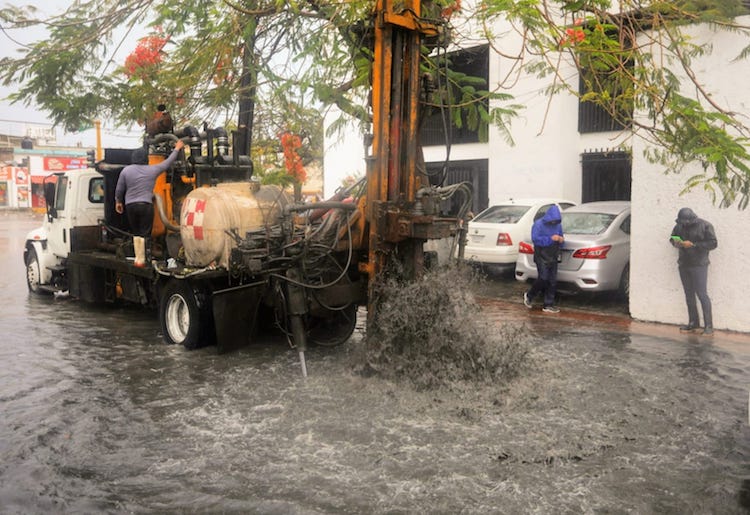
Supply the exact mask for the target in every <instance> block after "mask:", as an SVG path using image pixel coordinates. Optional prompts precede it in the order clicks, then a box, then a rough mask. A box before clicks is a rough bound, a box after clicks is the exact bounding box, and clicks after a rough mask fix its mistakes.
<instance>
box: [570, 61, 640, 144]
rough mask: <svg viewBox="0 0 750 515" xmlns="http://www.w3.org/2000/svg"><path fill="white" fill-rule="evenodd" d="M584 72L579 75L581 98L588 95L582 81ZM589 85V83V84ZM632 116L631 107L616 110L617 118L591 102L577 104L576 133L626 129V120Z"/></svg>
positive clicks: (584, 81) (584, 83)
mask: <svg viewBox="0 0 750 515" xmlns="http://www.w3.org/2000/svg"><path fill="white" fill-rule="evenodd" d="M584 76H585V72H583V73H581V74H580V75H579V80H578V90H579V93H580V94H581V96H583V95H585V94H586V93H588V92H589V91H588V90H589V88H588V87H587V86H586V82H587V81H586V80H585V79H584ZM589 83H590V82H589ZM632 116H633V107H632V105H630V106H628V107H626V108H621V109H619V110H618V114H617V116H613V115H612V113H611V112H610V111H608V110H607V109H605V108H604V107H602V106H600V105H599V104H596V103H594V102H591V101H579V102H578V132H580V133H581V134H585V133H590V132H607V131H621V130H623V129H625V128H627V125H626V123H625V121H626V120H630V119H631V118H632Z"/></svg>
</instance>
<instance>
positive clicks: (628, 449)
mask: <svg viewBox="0 0 750 515" xmlns="http://www.w3.org/2000/svg"><path fill="white" fill-rule="evenodd" d="M38 223H39V217H36V219H33V218H32V217H29V216H28V215H27V214H24V213H8V212H0V270H2V274H0V305H2V306H3V308H2V311H1V312H0V325H1V326H2V329H3V332H2V335H3V337H2V341H0V362H2V363H3V366H2V367H0V513H24V514H27V513H45V512H46V513H49V512H53V513H122V512H137V513H195V512H201V513H205V512H212V513H216V512H221V513H451V514H453V513H556V514H557V513H631V512H635V513H675V514H677V513H680V514H682V513H746V512H747V510H748V507H750V428H749V426H748V413H747V409H748V383H750V381H749V379H750V375H749V373H750V337H748V335H745V334H737V333H726V332H717V334H716V336H715V337H714V338H713V339H706V338H702V337H699V336H696V335H681V334H679V332H678V331H677V328H676V327H674V326H667V325H660V324H645V323H638V322H633V321H631V320H630V319H629V318H628V317H627V309H626V307H624V306H623V305H622V303H620V302H619V301H616V300H614V299H612V300H607V299H606V298H604V299H603V298H601V297H594V298H589V297H585V296H570V297H567V296H562V297H561V299H560V307H561V308H562V310H563V312H562V313H561V314H559V315H545V314H543V313H542V312H541V311H540V310H538V309H535V310H531V311H530V310H527V309H526V308H525V307H524V306H523V304H522V303H521V300H520V299H521V297H520V295H519V292H520V291H523V285H521V284H520V283H516V282H515V281H514V280H513V279H507V280H504V279H503V278H499V279H498V278H492V279H491V280H490V281H489V282H487V283H485V284H484V285H483V286H482V287H481V290H480V293H481V294H482V298H481V304H482V306H483V310H484V311H483V313H484V316H485V317H486V318H487V320H489V321H491V322H492V323H493V324H495V326H496V327H497V330H498V331H499V332H502V331H506V330H507V328H509V327H513V328H515V330H516V332H513V333H512V334H515V335H516V336H515V337H519V336H518V335H520V337H523V338H526V339H528V341H529V342H530V344H531V345H532V347H533V360H532V363H531V366H530V367H529V370H528V371H526V372H525V373H524V374H523V375H522V376H521V377H520V378H519V379H517V380H514V381H512V382H511V383H509V384H507V385H497V386H492V385H489V386H488V385H473V386H472V385H457V386H456V387H455V388H452V389H445V390H440V391H436V390H432V391H414V390H413V389H412V388H410V387H408V386H407V385H403V384H399V383H394V382H390V381H385V380H382V379H379V378H377V377H363V376H361V375H359V374H357V373H356V372H355V371H356V368H357V356H358V354H359V352H358V351H359V349H360V347H361V345H363V343H362V342H363V339H362V329H361V326H360V328H359V329H358V331H357V333H356V334H355V336H354V337H353V338H352V340H351V341H350V342H348V343H347V344H345V345H344V346H342V347H338V348H334V349H323V348H313V349H310V352H309V353H308V367H309V371H310V377H309V378H308V379H307V380H303V379H302V378H301V377H300V374H299V367H298V363H297V360H296V354H295V353H294V352H291V351H290V350H289V349H288V347H287V346H286V344H285V343H284V342H282V341H267V342H264V343H261V344H258V345H254V346H252V347H248V348H246V349H243V350H241V351H239V352H236V353H231V354H227V355H218V354H217V353H216V352H215V350H214V349H212V348H207V349H202V350H199V351H193V352H188V351H185V350H183V349H181V348H179V347H175V346H167V345H164V344H163V343H162V342H161V338H160V334H159V327H158V323H157V320H156V317H155V314H153V313H150V312H148V311H143V310H140V309H133V308H126V307H108V306H88V305H84V304H81V303H79V302H77V301H75V300H72V299H59V298H52V297H35V296H31V295H29V294H28V293H27V291H26V285H25V282H24V281H25V279H24V269H23V265H22V263H21V254H22V251H23V237H24V235H25V233H26V231H28V230H29V229H31V228H33V227H34V226H36V225H37V224H38ZM425 323H426V324H429V321H425Z"/></svg>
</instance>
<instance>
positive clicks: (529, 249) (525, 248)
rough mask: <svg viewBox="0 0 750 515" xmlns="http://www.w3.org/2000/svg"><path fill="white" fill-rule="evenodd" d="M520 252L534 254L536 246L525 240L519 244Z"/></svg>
mask: <svg viewBox="0 0 750 515" xmlns="http://www.w3.org/2000/svg"><path fill="white" fill-rule="evenodd" d="M518 252H519V253H520V254H533V253H534V247H533V245H530V244H528V243H526V242H525V241H522V242H521V243H519V244H518Z"/></svg>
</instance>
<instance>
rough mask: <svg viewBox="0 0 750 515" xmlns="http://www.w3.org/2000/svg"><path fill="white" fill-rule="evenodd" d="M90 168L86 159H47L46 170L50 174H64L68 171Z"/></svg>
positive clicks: (45, 162)
mask: <svg viewBox="0 0 750 515" xmlns="http://www.w3.org/2000/svg"><path fill="white" fill-rule="evenodd" d="M81 168H88V162H87V161H86V158H85V157H45V158H44V169H45V170H49V171H50V172H64V171H66V170H80V169H81Z"/></svg>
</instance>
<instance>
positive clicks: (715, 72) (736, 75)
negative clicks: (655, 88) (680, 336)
mask: <svg viewBox="0 0 750 515" xmlns="http://www.w3.org/2000/svg"><path fill="white" fill-rule="evenodd" d="M743 18H744V20H742V21H743V22H744V23H747V22H749V21H750V17H743ZM691 33H692V35H693V36H694V37H695V38H696V42H698V43H700V42H704V43H705V44H710V45H711V46H712V49H713V51H712V52H711V53H710V54H709V55H707V56H704V57H702V58H700V59H699V60H696V61H695V63H694V69H695V70H696V73H697V76H698V77H699V78H700V80H701V82H702V83H704V84H705V86H706V88H707V90H708V91H710V92H711V97H712V99H713V100H714V101H715V102H718V103H719V104H720V105H722V106H724V107H725V108H727V109H728V110H730V111H734V112H738V113H745V114H746V115H750V89H748V88H746V87H741V86H739V85H741V84H746V83H747V81H748V79H750V62H748V60H746V59H745V60H739V61H734V59H735V58H736V57H737V55H738V54H739V53H740V51H741V49H742V48H743V47H744V45H745V44H746V43H747V39H746V38H744V37H743V36H741V35H739V34H730V33H726V32H722V31H719V32H714V31H712V30H710V29H709V28H707V27H705V26H703V27H694V28H692V29H691ZM692 91H694V89H691V88H690V87H689V86H688V84H687V83H686V82H684V83H683V92H684V93H685V94H686V95H689V94H691V93H692ZM644 148H645V146H644V143H643V141H641V140H635V141H634V147H633V192H632V203H633V217H632V234H633V240H632V244H631V250H630V252H631V274H630V312H631V315H632V316H633V317H634V318H637V319H640V320H646V321H654V322H666V323H673V324H678V323H686V322H687V311H686V308H685V300H684V295H683V293H682V285H681V284H680V278H679V276H678V272H677V250H676V249H674V248H672V246H671V245H669V243H668V241H667V238H668V237H669V234H670V231H671V230H672V227H673V226H674V220H675V218H676V216H677V211H678V210H679V209H680V208H681V207H690V208H692V209H693V210H694V211H695V212H696V213H697V214H698V216H699V217H701V218H704V219H706V220H708V221H710V222H711V223H712V224H713V226H714V229H715V230H716V235H717V238H718V241H719V246H718V248H717V249H716V250H714V251H713V252H711V254H710V258H711V265H710V267H709V274H708V293H709V295H710V297H711V300H712V303H713V315H714V327H716V328H720V329H730V330H735V331H743V332H750V315H748V303H747V301H746V293H747V292H748V291H750V260H748V259H747V256H750V238H748V237H747V234H748V233H749V228H750V211H748V210H745V211H739V210H738V209H737V208H736V207H730V208H725V209H720V208H718V207H716V206H714V205H713V204H712V202H711V198H710V196H709V194H708V193H707V192H706V191H704V190H703V189H702V188H698V189H696V190H695V191H693V192H690V193H687V194H684V195H680V192H681V191H682V190H683V188H684V185H685V181H686V179H687V178H689V177H691V176H693V175H696V174H699V173H701V172H702V169H701V167H700V166H699V165H698V164H695V165H692V166H688V167H686V168H685V169H684V170H682V172H681V173H680V174H679V175H675V174H673V175H665V174H664V173H663V170H662V169H661V168H660V167H659V166H658V165H654V164H651V163H648V162H647V161H646V160H645V159H644V158H643V150H644ZM699 311H700V303H699Z"/></svg>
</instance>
